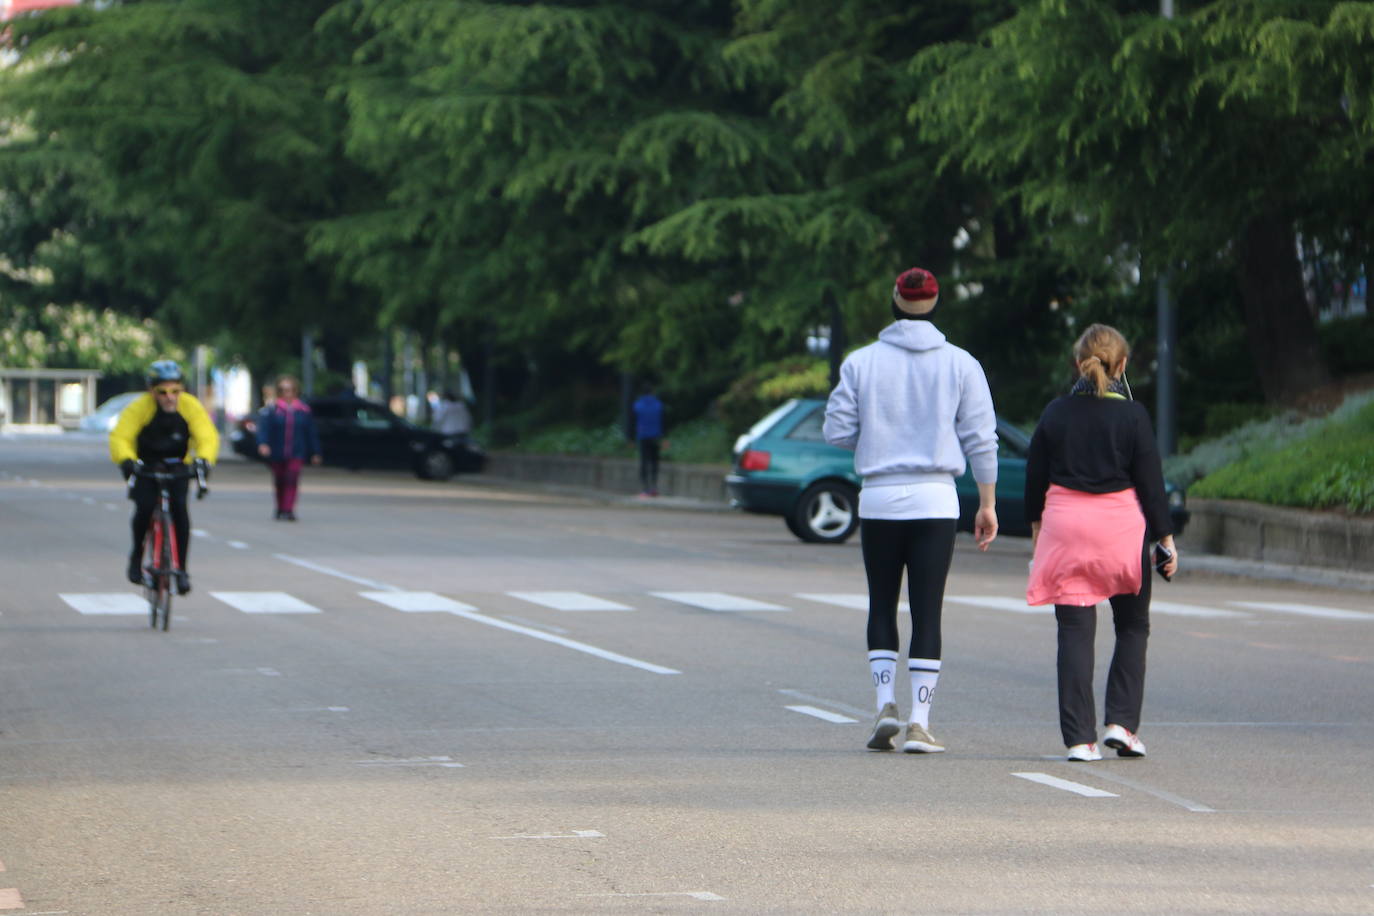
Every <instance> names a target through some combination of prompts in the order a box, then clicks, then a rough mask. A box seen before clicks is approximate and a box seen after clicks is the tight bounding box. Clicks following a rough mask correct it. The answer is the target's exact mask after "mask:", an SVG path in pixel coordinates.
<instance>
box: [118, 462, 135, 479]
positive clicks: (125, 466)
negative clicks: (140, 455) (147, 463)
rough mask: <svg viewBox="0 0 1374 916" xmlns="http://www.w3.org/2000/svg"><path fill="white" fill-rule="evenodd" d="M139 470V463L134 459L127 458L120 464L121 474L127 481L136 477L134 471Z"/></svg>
mask: <svg viewBox="0 0 1374 916" xmlns="http://www.w3.org/2000/svg"><path fill="white" fill-rule="evenodd" d="M137 468H138V462H137V461H135V460H134V459H132V458H125V459H124V460H123V461H121V462H119V473H121V474H123V475H124V479H125V480H128V479H129V478H130V477H132V476H134V471H135V470H136V469H137Z"/></svg>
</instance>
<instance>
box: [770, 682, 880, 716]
mask: <svg viewBox="0 0 1374 916" xmlns="http://www.w3.org/2000/svg"><path fill="white" fill-rule="evenodd" d="M778 693H780V694H782V695H783V696H788V697H791V698H792V699H794V700H810V701H811V702H812V703H824V704H825V705H826V706H829V707H830V708H831V709H842V710H844V711H845V712H847V713H849V714H851V715H855V716H858V717H859V719H865V718H867V717H869V716H871V715H873V711H872V710H869V709H860V708H859V707H857V706H850V705H849V704H848V703H841V702H840V701H839V700H832V699H830V698H829V697H817V696H812V695H811V694H809V693H802V692H801V691H800V690H791V689H788V688H784V689H781V690H779V691H778ZM856 721H857V720H856Z"/></svg>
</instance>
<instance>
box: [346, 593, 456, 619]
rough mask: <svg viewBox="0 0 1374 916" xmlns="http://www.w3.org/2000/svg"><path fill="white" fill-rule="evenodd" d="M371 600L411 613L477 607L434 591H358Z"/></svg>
mask: <svg viewBox="0 0 1374 916" xmlns="http://www.w3.org/2000/svg"><path fill="white" fill-rule="evenodd" d="M358 594H359V595H361V596H363V597H364V598H366V599H368V600H369V601H376V602H377V603H379V604H385V605H386V606H387V607H391V608H395V609H396V610H398V611H405V612H406V613H409V614H415V613H425V612H434V611H442V612H452V611H475V610H477V608H475V607H473V606H472V605H470V604H464V603H463V602H461V601H454V600H453V599H452V598H445V597H444V596H443V595H436V594H434V592H358Z"/></svg>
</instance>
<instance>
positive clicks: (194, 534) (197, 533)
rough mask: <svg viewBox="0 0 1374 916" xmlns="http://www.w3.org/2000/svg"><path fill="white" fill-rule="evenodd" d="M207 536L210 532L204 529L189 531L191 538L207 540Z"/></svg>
mask: <svg viewBox="0 0 1374 916" xmlns="http://www.w3.org/2000/svg"><path fill="white" fill-rule="evenodd" d="M209 536H210V532H208V531H206V530H205V529H204V528H192V529H191V537H193V538H208V537H209Z"/></svg>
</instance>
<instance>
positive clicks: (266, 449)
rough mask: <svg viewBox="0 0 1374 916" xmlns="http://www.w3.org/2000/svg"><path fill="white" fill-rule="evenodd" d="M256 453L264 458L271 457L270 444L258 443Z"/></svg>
mask: <svg viewBox="0 0 1374 916" xmlns="http://www.w3.org/2000/svg"><path fill="white" fill-rule="evenodd" d="M258 454H259V455H261V456H262V457H264V458H271V457H272V446H270V445H268V444H267V443H266V442H264V443H263V444H262V445H259V446H258Z"/></svg>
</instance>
